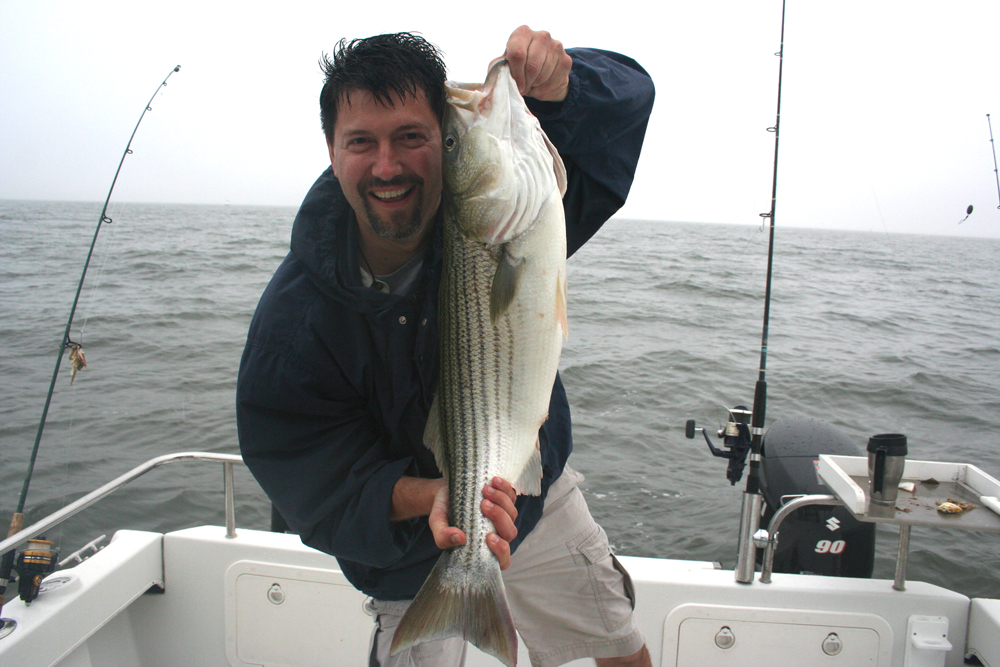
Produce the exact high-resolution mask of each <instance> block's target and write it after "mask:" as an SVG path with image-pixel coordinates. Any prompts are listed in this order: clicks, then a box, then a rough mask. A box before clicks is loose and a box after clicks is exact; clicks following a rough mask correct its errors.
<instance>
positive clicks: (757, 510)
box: [736, 0, 785, 584]
mask: <svg viewBox="0 0 1000 667" xmlns="http://www.w3.org/2000/svg"><path fill="white" fill-rule="evenodd" d="M784 52H785V0H782V2H781V43H780V46H779V47H778V52H777V53H775V54H774V55H776V56H778V107H777V112H776V115H775V120H774V127H770V128H768V131H769V132H774V171H773V173H772V176H771V210H770V211H768V212H767V213H761V214H760V217H762V218H764V219H766V220H768V221H769V223H770V224H769V226H770V238H769V240H768V244H767V280H766V282H765V288H764V325H763V331H762V333H761V340H760V371H759V374H758V376H757V384H756V386H755V387H754V396H753V417H752V420H751V424H750V435H751V438H750V471H749V473H748V474H747V485H746V490H745V491H744V492H743V505H742V509H741V511H740V534H739V550H738V552H737V557H736V581H738V582H740V583H744V584H747V583H751V582H753V577H754V568H755V565H756V559H757V547H756V546H755V545H754V542H753V537H754V533H756V532H757V529H758V528H760V514H761V506H762V503H763V500H764V498H763V496H762V495H761V492H760V458H761V447H762V444H763V437H764V413H765V408H766V404H767V333H768V332H767V329H768V323H769V322H770V318H771V275H772V270H771V269H772V265H773V260H774V217H775V209H776V205H777V201H778V138H779V134H780V127H781V75H782V66H783V64H784V60H785V58H784Z"/></svg>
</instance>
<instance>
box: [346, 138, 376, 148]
mask: <svg viewBox="0 0 1000 667" xmlns="http://www.w3.org/2000/svg"><path fill="white" fill-rule="evenodd" d="M370 143H371V141H370V140H369V139H368V137H353V138H351V139H348V140H347V148H348V150H352V151H358V150H364V149H365V148H367V147H368V145H369V144H370Z"/></svg>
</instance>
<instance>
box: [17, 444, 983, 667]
mask: <svg viewBox="0 0 1000 667" xmlns="http://www.w3.org/2000/svg"><path fill="white" fill-rule="evenodd" d="M194 464H197V465H214V466H221V467H222V468H223V472H224V475H223V479H224V484H223V489H222V497H223V502H224V504H225V516H226V525H224V526H218V525H196V526H191V527H188V528H183V529H180V530H176V531H171V532H167V533H158V532H152V531H142V530H120V531H118V532H116V533H115V534H114V535H113V536H112V538H111V540H110V542H109V543H108V544H107V545H106V546H102V545H94V546H93V547H91V548H89V549H87V553H83V554H79V553H78V554H74V555H73V556H71V557H70V558H68V559H67V560H70V559H74V560H78V561H79V562H78V563H77V564H75V565H72V566H71V567H65V568H63V569H60V570H58V571H55V572H52V573H51V574H49V575H48V576H46V577H44V579H41V581H40V583H39V585H38V586H37V588H38V590H37V597H36V598H35V599H33V600H32V601H31V602H30V603H27V602H25V601H24V600H22V599H20V598H18V599H14V600H12V601H9V602H8V603H7V604H6V605H5V606H4V607H3V613H2V622H0V664H2V665H5V666H7V665H9V666H14V665H17V666H18V667H36V666H37V667H43V666H44V667H56V666H58V667H111V666H118V665H136V666H144V667H145V666H149V667H154V666H156V667H158V666H167V665H191V666H199V665H204V666H206V667H209V666H211V667H215V666H219V667H221V666H223V665H233V666H236V665H239V666H246V665H267V666H278V665H282V666H293V665H294V666H302V667H312V666H317V665H363V664H367V652H368V641H369V636H370V632H371V625H372V620H371V618H370V617H369V616H368V615H367V613H366V611H365V600H366V598H365V596H364V595H363V594H362V593H360V592H359V591H357V590H356V589H355V588H354V587H353V586H351V584H350V583H349V582H348V581H347V579H346V578H345V577H344V575H343V574H342V572H341V570H340V568H339V566H338V564H337V561H336V559H335V558H333V557H332V556H329V555H327V554H323V553H321V552H319V551H316V550H313V549H311V548H309V547H306V546H304V545H303V544H302V543H301V542H300V541H299V538H298V537H297V536H295V535H291V534H286V533H279V532H270V531H261V530H249V529H243V528H238V527H237V523H236V517H235V510H234V507H235V503H234V502H233V493H234V489H233V487H234V484H233V481H232V480H233V469H234V467H236V466H241V465H242V460H241V458H240V457H239V456H236V455H231V454H213V453H199V452H181V453H177V454H171V455H166V456H161V457H157V458H155V459H151V460H150V461H147V462H146V463H144V464H142V465H140V466H138V467H136V468H135V469H133V470H131V471H129V472H127V473H125V474H123V475H122V476H120V477H119V478H117V479H115V480H112V481H111V482H109V483H108V484H105V485H104V486H102V487H100V488H98V489H96V490H95V491H93V492H92V493H90V494H87V495H86V496H84V497H83V498H80V499H79V500H77V501H76V502H74V503H71V504H69V505H67V506H66V507H64V508H62V509H61V510H59V511H57V512H55V513H53V514H52V515H50V516H49V517H47V518H45V519H42V520H41V521H38V522H36V523H35V524H34V525H32V526H29V527H28V528H25V529H24V530H22V531H21V532H20V533H18V534H16V535H13V536H11V537H9V538H7V539H6V540H4V541H3V542H2V543H0V552H3V553H6V552H7V551H9V550H10V549H13V548H16V547H20V546H23V545H27V546H24V548H23V549H22V551H21V553H25V552H26V551H29V550H30V549H32V548H37V547H38V546H39V543H30V542H29V540H30V539H32V538H35V537H37V536H38V535H40V534H42V533H44V532H45V531H47V530H50V529H52V528H53V527H55V526H57V525H58V524H59V523H60V522H62V521H65V520H66V519H67V518H69V517H71V516H73V515H74V514H75V513H77V512H79V511H81V510H83V509H84V508H86V507H89V506H91V505H93V504H95V503H98V502H100V500H102V499H103V498H106V497H107V496H109V495H111V494H113V493H114V492H115V491H117V490H119V489H121V488H123V487H124V486H126V485H127V484H129V483H130V482H132V481H133V480H135V479H138V478H140V477H141V476H143V475H145V474H147V473H152V472H153V471H156V470H158V469H160V468H162V467H164V466H167V465H194ZM866 464H867V459H865V458H864V457H849V456H846V457H845V456H835V455H825V454H824V455H822V456H821V457H820V474H821V476H822V477H823V478H824V479H825V480H827V481H828V482H829V483H830V488H831V491H832V493H831V494H828V495H809V496H804V497H800V498H798V499H796V500H793V501H790V502H789V503H787V504H786V511H784V512H778V513H776V514H775V516H774V518H773V519H772V523H771V528H770V534H769V535H768V536H765V537H763V539H762V542H763V544H764V545H768V544H771V543H772V542H771V539H770V538H772V537H773V536H774V533H776V532H777V531H778V528H779V527H780V522H781V520H782V519H783V518H784V517H783V516H782V514H785V515H787V514H789V513H791V512H793V511H795V509H797V508H799V507H801V506H803V505H805V504H810V503H819V504H841V505H844V506H845V507H846V508H847V509H848V510H849V511H852V512H856V513H857V514H858V516H862V517H864V516H865V511H866V507H865V506H866V503H867V499H866V497H865V494H866V490H865V489H864V488H863V486H862V485H860V484H858V483H856V482H855V479H856V477H858V476H859V475H861V476H863V475H865V474H867V471H866V470H863V468H864V466H865V465H866ZM906 466H907V467H906V470H905V472H904V474H903V480H904V483H905V482H906V480H915V481H917V482H919V481H920V480H924V479H928V476H931V477H935V478H936V479H939V480H940V481H941V483H942V484H945V483H950V484H952V485H953V486H954V489H952V490H950V491H949V493H953V494H955V493H963V492H964V493H971V494H973V495H978V496H985V495H986V494H991V495H993V496H996V495H998V494H1000V482H997V480H995V479H993V478H992V477H990V476H988V475H986V474H985V473H983V472H982V471H980V470H978V469H977V468H975V467H974V466H970V465H965V464H954V463H934V462H919V461H907V462H906ZM160 474H163V473H160ZM905 494H906V492H901V495H905ZM932 495H934V494H932ZM987 497H988V496H987ZM868 504H869V505H870V503H868ZM900 504H902V501H900ZM793 505H794V506H793ZM977 513H978V514H977ZM968 516H969V517H972V516H975V517H976V518H977V520H978V521H980V523H977V524H976V526H975V528H974V530H987V531H993V532H1000V514H998V513H993V512H991V510H989V509H988V508H985V507H984V508H981V509H977V510H975V511H972V512H969V513H968ZM943 520H947V519H943ZM775 522H777V525H776V524H775ZM915 525H917V526H923V525H927V523H926V522H924V521H923V519H921V520H920V521H915ZM919 529H921V528H919V527H918V530H919ZM904 533H905V534H906V536H907V538H908V535H909V531H908V530H907V531H901V536H902V535H903V534H904ZM902 541H903V540H902V539H901V545H900V550H899V552H900V556H899V557H900V563H899V564H898V566H897V576H896V578H895V579H894V580H883V579H867V578H858V577H839V576H828V575H815V574H811V575H810V574H795V573H780V572H773V571H769V568H768V559H767V553H765V558H764V561H763V563H762V566H761V571H760V572H759V576H757V577H755V580H753V581H752V582H747V583H742V582H739V581H737V576H736V572H735V571H734V570H727V569H722V568H721V567H720V566H719V565H718V564H717V563H714V562H703V561H689V560H680V559H661V558H639V557H628V556H621V557H620V560H621V561H622V563H623V564H624V565H625V567H626V568H627V569H628V571H629V572H630V573H631V575H632V578H633V581H634V583H635V588H636V599H637V604H636V614H637V617H638V619H639V625H640V627H641V629H642V631H643V633H644V634H645V637H646V642H647V646H648V648H649V651H650V655H651V658H652V663H653V664H654V665H658V666H660V667H688V666H694V665H741V666H752V665H775V666H780V665H849V666H852V667H853V666H856V665H873V666H877V667H889V666H895V667H904V666H905V667H910V666H913V667H915V666H918V665H947V666H949V667H954V666H957V665H963V664H970V663H966V657H967V656H970V657H973V658H974V659H976V660H979V661H980V662H979V663H975V662H972V663H971V664H983V665H988V666H996V665H1000V600H997V599H980V598H976V599H969V598H968V597H966V596H964V595H961V594H959V593H956V592H954V591H951V590H948V589H946V588H942V587H940V586H937V585H934V584H930V583H924V582H917V581H906V580H905V557H906V548H905V546H906V545H904V544H902ZM771 551H772V552H773V549H771ZM90 552H94V553H90ZM32 553H34V552H32ZM22 576H23V574H22ZM519 651H520V653H519V658H518V664H522V665H527V664H530V662H529V659H528V656H527V651H526V649H525V648H524V646H523V642H522V643H521V645H520V647H519ZM467 664H468V665H469V666H470V667H486V666H495V665H498V664H500V663H498V662H497V661H496V659H495V658H492V657H490V656H487V655H485V654H483V653H480V652H479V651H478V650H477V649H475V648H474V647H470V653H469V657H468V661H467ZM570 664H575V665H585V664H592V662H590V661H582V660H581V661H576V662H574V663H570Z"/></svg>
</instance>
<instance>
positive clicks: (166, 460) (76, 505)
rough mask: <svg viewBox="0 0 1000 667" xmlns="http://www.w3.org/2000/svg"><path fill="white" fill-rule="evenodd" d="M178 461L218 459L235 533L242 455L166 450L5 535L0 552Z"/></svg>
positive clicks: (230, 529) (230, 528)
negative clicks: (235, 474)
mask: <svg viewBox="0 0 1000 667" xmlns="http://www.w3.org/2000/svg"><path fill="white" fill-rule="evenodd" d="M179 461H209V462H213V463H221V464H222V470H223V474H222V477H223V486H224V490H225V496H226V537H229V538H233V537H236V502H235V500H234V495H233V466H234V465H235V464H237V463H239V464H241V465H242V464H243V459H242V458H241V457H240V456H238V455H236V454H213V453H210V452H178V453H176V454H166V455H164V456H157V457H156V458H152V459H149V460H148V461H146V462H145V463H143V464H142V465H139V466H136V467H135V468H133V469H132V470H130V471H128V472H127V473H125V474H124V475H122V476H121V477H118V478H116V479H114V480H112V481H110V482H108V483H107V484H105V485H104V486H102V487H100V488H99V489H95V490H94V491H91V492H90V493H88V494H87V495H85V496H83V497H82V498H80V499H79V500H77V501H75V502H72V503H70V504H69V505H67V506H66V507H63V508H62V509H60V510H59V511H57V512H53V513H52V514H50V515H48V516H47V517H45V518H44V519H42V520H40V521H37V522H35V523H33V524H31V525H30V526H28V527H27V528H25V529H23V530H21V531H20V532H17V533H15V534H13V535H11V536H9V537H7V538H6V539H5V540H4V541H3V542H0V556H2V555H3V554H5V553H7V552H8V551H10V550H12V549H16V548H17V547H19V546H21V545H22V544H24V543H26V542H27V541H28V540H30V539H32V538H34V537H37V536H38V535H41V534H42V533H44V532H46V531H47V530H49V529H50V528H52V527H53V526H57V525H59V524H60V523H62V522H63V521H65V520H66V519H68V518H70V517H71V516H73V515H74V514H76V513H78V512H81V511H83V510H85V509H86V508H88V507H90V506H91V505H93V504H94V503H96V502H97V501H99V500H101V499H102V498H104V497H106V496H109V495H111V494H112V493H114V492H115V491H117V490H118V489H120V488H122V487H123V486H125V485H126V484H128V483H130V482H132V481H133V480H136V479H138V478H139V477H142V476H143V475H145V474H146V473H147V472H149V471H150V470H153V469H154V468H159V467H160V466H165V465H167V464H170V463H177V462H179Z"/></svg>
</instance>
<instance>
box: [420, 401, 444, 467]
mask: <svg viewBox="0 0 1000 667" xmlns="http://www.w3.org/2000/svg"><path fill="white" fill-rule="evenodd" d="M439 396H440V394H434V400H433V401H432V402H431V411H430V413H428V415H427V424H426V425H424V446H426V447H427V449H429V450H431V451H432V452H434V462H435V463H437V467H438V470H440V471H441V474H442V475H444V478H445V480H447V479H448V466H449V463H448V448H447V447H445V444H444V437H443V436H442V432H441V401H440V400H439Z"/></svg>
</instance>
